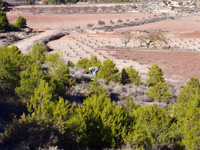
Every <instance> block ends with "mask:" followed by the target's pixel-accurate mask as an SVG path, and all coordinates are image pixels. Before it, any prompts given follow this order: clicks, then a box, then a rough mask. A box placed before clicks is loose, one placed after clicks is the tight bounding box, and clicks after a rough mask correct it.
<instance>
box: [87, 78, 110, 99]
mask: <svg viewBox="0 0 200 150" xmlns="http://www.w3.org/2000/svg"><path fill="white" fill-rule="evenodd" d="M86 90H87V93H86V95H87V96H88V97H90V96H92V95H96V96H99V95H104V96H107V90H106V89H105V88H104V87H103V86H102V85H100V83H99V82H98V80H97V78H95V79H94V80H93V81H91V82H90V83H89V85H88V86H87V87H86Z"/></svg>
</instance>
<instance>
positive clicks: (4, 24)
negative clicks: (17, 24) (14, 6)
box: [0, 6, 9, 33]
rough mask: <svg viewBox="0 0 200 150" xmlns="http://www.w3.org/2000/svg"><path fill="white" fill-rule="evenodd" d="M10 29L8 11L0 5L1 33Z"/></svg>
mask: <svg viewBox="0 0 200 150" xmlns="http://www.w3.org/2000/svg"><path fill="white" fill-rule="evenodd" d="M8 30H9V23H8V19H7V16H6V13H5V12H3V9H2V7H1V6H0V33H3V32H6V31H8Z"/></svg>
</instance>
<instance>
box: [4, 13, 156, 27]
mask: <svg viewBox="0 0 200 150" xmlns="http://www.w3.org/2000/svg"><path fill="white" fill-rule="evenodd" d="M20 15H22V16H23V17H24V18H26V20H27V25H28V26H29V27H31V28H33V29H46V28H50V29H74V28H75V27H77V26H80V27H81V28H86V27H87V24H94V27H99V25H98V20H102V21H105V24H106V25H112V24H110V20H112V21H114V22H115V24H117V21H118V19H122V20H123V21H124V22H126V19H129V20H130V21H133V20H135V18H143V17H148V16H153V15H154V14H144V13H123V14H32V13H29V14H27V13H25V14H17V13H14V14H13V13H12V12H10V13H8V14H7V16H8V19H9V21H10V22H11V23H14V22H15V21H16V20H17V18H18V17H19V16H20Z"/></svg>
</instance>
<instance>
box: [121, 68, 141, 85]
mask: <svg viewBox="0 0 200 150" xmlns="http://www.w3.org/2000/svg"><path fill="white" fill-rule="evenodd" d="M121 74H122V75H121V83H122V84H127V83H133V84H135V85H139V84H140V83H141V77H140V76H139V72H138V71H136V70H135V69H134V68H132V67H126V68H123V69H122V73H121Z"/></svg>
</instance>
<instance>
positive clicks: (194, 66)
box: [108, 50, 200, 80]
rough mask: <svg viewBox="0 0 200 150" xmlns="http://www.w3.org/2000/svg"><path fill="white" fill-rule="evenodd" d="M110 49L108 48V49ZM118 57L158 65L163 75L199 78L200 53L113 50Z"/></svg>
mask: <svg viewBox="0 0 200 150" xmlns="http://www.w3.org/2000/svg"><path fill="white" fill-rule="evenodd" d="M108 51H110V50H108ZM114 51H115V52H116V53H115V56H116V57H118V58H119V59H126V60H135V61H137V62H139V63H141V64H146V65H153V64H157V65H158V66H160V67H161V68H162V69H163V71H164V74H165V77H168V78H172V79H183V80H188V79H189V78H190V77H197V78H199V79H200V71H199V70H200V53H191V52H173V51H148V50H114Z"/></svg>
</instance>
